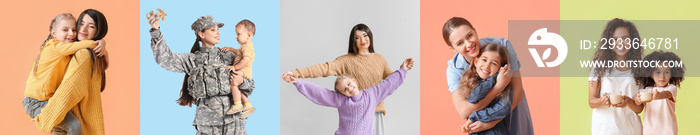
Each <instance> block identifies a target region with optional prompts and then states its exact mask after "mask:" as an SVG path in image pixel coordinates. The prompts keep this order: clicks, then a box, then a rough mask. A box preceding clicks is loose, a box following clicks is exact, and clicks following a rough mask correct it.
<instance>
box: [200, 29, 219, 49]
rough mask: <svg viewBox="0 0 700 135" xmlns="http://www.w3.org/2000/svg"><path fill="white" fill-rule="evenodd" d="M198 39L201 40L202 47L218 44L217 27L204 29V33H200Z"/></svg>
mask: <svg viewBox="0 0 700 135" xmlns="http://www.w3.org/2000/svg"><path fill="white" fill-rule="evenodd" d="M198 33H199V37H200V38H201V39H202V43H203V45H202V46H205V45H207V46H214V45H216V44H219V35H220V33H219V27H218V26H214V27H211V28H208V29H204V31H200V32H198Z"/></svg>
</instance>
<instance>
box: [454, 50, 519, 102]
mask: <svg viewBox="0 0 700 135" xmlns="http://www.w3.org/2000/svg"><path fill="white" fill-rule="evenodd" d="M487 51H495V52H498V55H499V56H501V60H500V62H501V63H500V64H501V67H503V66H505V65H506V64H508V63H509V62H508V49H506V48H505V47H503V46H500V45H497V44H494V43H488V44H486V45H484V46H483V47H482V49H481V51H479V55H478V56H477V57H476V58H475V59H478V58H479V57H481V55H482V54H483V53H484V52H487ZM475 61H476V60H475ZM476 72H477V70H476V62H474V63H472V64H471V65H469V69H468V70H467V71H466V72H464V73H463V74H462V78H461V79H460V80H459V83H460V86H459V91H461V92H462V93H463V94H464V96H466V97H468V96H469V94H470V93H471V91H472V89H474V88H475V87H476V86H479V83H480V82H482V81H483V80H484V79H486V78H481V77H479V75H478V74H477V73H476ZM509 91H510V83H509V84H508V86H507V87H506V88H505V89H504V90H503V92H501V94H499V97H504V96H506V95H507V93H508V92H509Z"/></svg>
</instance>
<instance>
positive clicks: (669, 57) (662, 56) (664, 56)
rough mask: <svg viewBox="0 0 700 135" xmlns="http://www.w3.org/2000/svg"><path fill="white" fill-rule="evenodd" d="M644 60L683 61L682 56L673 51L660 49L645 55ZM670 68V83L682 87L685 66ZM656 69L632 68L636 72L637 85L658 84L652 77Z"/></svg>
mask: <svg viewBox="0 0 700 135" xmlns="http://www.w3.org/2000/svg"><path fill="white" fill-rule="evenodd" d="M643 61H681V58H680V57H678V55H676V54H675V53H673V52H665V51H662V50H659V51H654V52H652V53H651V54H648V55H647V56H644V60H643ZM659 66H663V65H659ZM670 69H671V80H669V81H668V84H673V85H676V87H678V88H680V87H681V82H682V81H683V79H684V78H683V76H685V66H683V67H670ZM654 70H656V68H654V67H641V68H634V69H632V72H633V73H634V80H635V81H636V82H637V85H641V86H643V87H648V86H652V87H653V86H654V84H656V82H654V79H653V78H652V77H653V73H654Z"/></svg>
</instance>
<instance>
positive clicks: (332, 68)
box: [292, 53, 394, 115]
mask: <svg viewBox="0 0 700 135" xmlns="http://www.w3.org/2000/svg"><path fill="white" fill-rule="evenodd" d="M292 72H293V73H294V77H296V78H317V77H328V76H331V75H332V76H339V75H343V74H348V75H351V76H353V77H355V78H356V79H357V85H358V87H359V88H360V89H362V90H364V89H367V88H370V87H372V86H375V85H377V84H379V83H381V82H382V80H384V78H386V77H387V76H389V75H391V74H392V73H394V72H393V71H391V69H390V68H389V64H388V63H387V62H386V60H385V59H384V56H382V55H379V54H377V53H370V54H366V55H361V54H346V55H343V56H340V57H338V58H335V60H334V61H331V62H326V63H324V64H318V65H313V66H310V67H306V68H301V69H296V70H294V71H292ZM376 112H382V113H384V114H385V115H386V110H385V108H384V101H382V102H380V103H379V104H377V110H376Z"/></svg>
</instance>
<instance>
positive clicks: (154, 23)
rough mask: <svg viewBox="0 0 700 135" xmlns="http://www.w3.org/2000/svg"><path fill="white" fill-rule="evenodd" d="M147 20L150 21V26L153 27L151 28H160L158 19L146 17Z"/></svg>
mask: <svg viewBox="0 0 700 135" xmlns="http://www.w3.org/2000/svg"><path fill="white" fill-rule="evenodd" d="M146 19H148V24H150V25H151V28H153V29H156V30H157V29H158V28H160V24H158V17H155V16H148V15H146Z"/></svg>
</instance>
